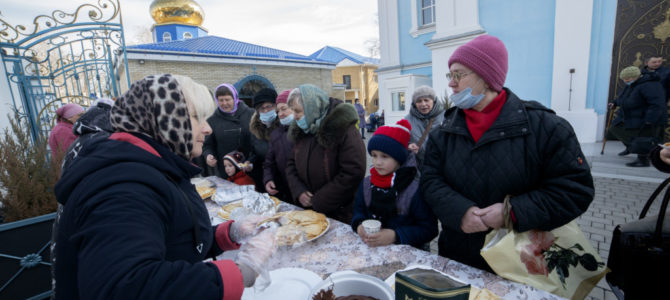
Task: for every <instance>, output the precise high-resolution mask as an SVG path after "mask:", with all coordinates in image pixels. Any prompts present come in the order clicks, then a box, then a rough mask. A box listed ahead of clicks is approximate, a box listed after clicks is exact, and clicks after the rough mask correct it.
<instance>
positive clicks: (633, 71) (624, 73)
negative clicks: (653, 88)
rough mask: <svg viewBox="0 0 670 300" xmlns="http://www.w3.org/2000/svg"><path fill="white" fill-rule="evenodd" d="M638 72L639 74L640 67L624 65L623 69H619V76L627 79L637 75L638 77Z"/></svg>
mask: <svg viewBox="0 0 670 300" xmlns="http://www.w3.org/2000/svg"><path fill="white" fill-rule="evenodd" d="M640 74H641V72H640V68H638V67H636V66H630V67H626V68H625V69H623V70H621V73H620V74H619V78H620V79H622V80H623V79H629V78H633V79H637V78H638V77H640Z"/></svg>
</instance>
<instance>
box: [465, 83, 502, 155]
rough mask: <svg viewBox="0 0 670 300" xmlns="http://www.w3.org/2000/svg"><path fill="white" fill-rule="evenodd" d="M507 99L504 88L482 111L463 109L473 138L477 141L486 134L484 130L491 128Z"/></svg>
mask: <svg viewBox="0 0 670 300" xmlns="http://www.w3.org/2000/svg"><path fill="white" fill-rule="evenodd" d="M506 100H507V93H506V92H505V90H502V91H500V93H499V94H498V96H497V97H495V99H493V101H491V103H489V105H487V106H486V107H484V109H483V110H482V111H476V110H474V109H464V110H463V112H464V113H465V121H466V123H467V124H468V130H469V131H470V135H472V138H473V139H474V140H475V143H476V142H477V141H479V139H480V138H481V137H482V135H484V132H486V131H487V130H488V129H489V128H491V125H493V122H495V120H496V119H497V118H498V115H500V111H501V110H502V108H503V105H505V101H506Z"/></svg>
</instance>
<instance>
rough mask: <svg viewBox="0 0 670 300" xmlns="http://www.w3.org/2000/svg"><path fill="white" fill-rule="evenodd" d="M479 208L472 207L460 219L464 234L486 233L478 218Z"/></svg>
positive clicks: (479, 217) (481, 221) (484, 226)
mask: <svg viewBox="0 0 670 300" xmlns="http://www.w3.org/2000/svg"><path fill="white" fill-rule="evenodd" d="M479 211H480V209H479V207H476V206H472V207H470V208H469V209H468V211H466V212H465V215H463V218H462V219H461V230H463V232H465V233H475V232H481V231H487V230H488V229H489V227H488V226H486V224H484V221H483V220H482V218H481V216H480V214H481V213H480V212H479Z"/></svg>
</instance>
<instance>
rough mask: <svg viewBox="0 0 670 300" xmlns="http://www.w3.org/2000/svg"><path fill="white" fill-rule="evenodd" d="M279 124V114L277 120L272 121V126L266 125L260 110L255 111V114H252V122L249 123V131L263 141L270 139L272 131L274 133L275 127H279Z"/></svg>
mask: <svg viewBox="0 0 670 300" xmlns="http://www.w3.org/2000/svg"><path fill="white" fill-rule="evenodd" d="M279 125H280V124H279V116H277V117H276V118H275V120H274V121H272V125H270V127H265V124H263V122H261V117H260V115H259V114H258V111H254V114H253V115H252V116H251V122H250V123H249V131H250V132H251V134H253V135H254V136H255V137H256V138H257V139H259V140H261V141H269V140H270V133H272V131H273V130H275V128H277V127H279Z"/></svg>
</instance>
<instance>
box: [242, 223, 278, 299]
mask: <svg viewBox="0 0 670 300" xmlns="http://www.w3.org/2000/svg"><path fill="white" fill-rule="evenodd" d="M276 231H277V230H276V229H274V228H271V229H266V230H263V231H262V232H261V233H259V234H258V235H256V236H254V237H252V238H250V239H249V240H248V241H247V242H246V243H244V244H242V246H241V247H240V252H238V253H237V258H236V259H235V262H236V263H237V264H238V265H239V266H240V270H242V271H244V268H245V267H248V268H250V269H251V270H253V271H254V272H255V274H253V276H252V277H253V278H244V272H243V273H242V275H243V279H244V284H245V286H247V287H249V286H252V285H254V281H256V276H260V279H261V280H259V281H258V282H256V286H255V288H256V289H258V290H261V291H262V290H264V289H265V288H266V287H268V286H269V285H270V283H271V281H270V274H269V273H268V269H267V264H268V261H269V260H270V257H271V256H272V254H273V253H275V252H276V250H277V243H276V241H275V233H276Z"/></svg>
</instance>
